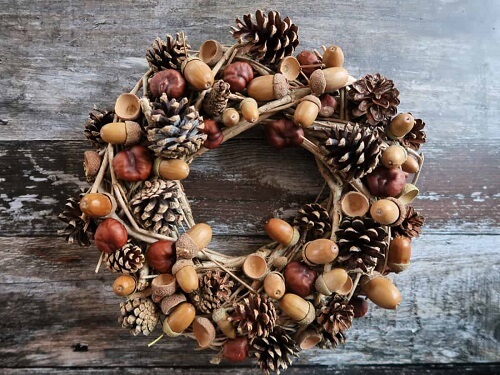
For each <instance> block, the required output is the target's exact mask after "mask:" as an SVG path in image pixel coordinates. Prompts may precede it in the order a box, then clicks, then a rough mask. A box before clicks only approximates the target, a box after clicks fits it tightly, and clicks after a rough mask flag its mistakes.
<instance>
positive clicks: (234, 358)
mask: <svg viewBox="0 0 500 375" xmlns="http://www.w3.org/2000/svg"><path fill="white" fill-rule="evenodd" d="M222 356H223V357H224V358H226V359H227V360H229V361H231V362H242V361H244V360H245V358H247V357H248V338H247V337H245V336H240V337H236V338H234V339H230V340H227V341H226V342H225V343H224V346H223V348H222Z"/></svg>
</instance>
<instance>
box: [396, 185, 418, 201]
mask: <svg viewBox="0 0 500 375" xmlns="http://www.w3.org/2000/svg"><path fill="white" fill-rule="evenodd" d="M418 193H419V190H418V187H416V186H415V185H413V184H405V185H404V186H403V190H401V193H400V194H399V195H398V199H399V200H400V201H401V203H402V204H404V205H405V204H408V203H411V202H412V201H413V200H414V199H415V198H416V197H417V195H418Z"/></svg>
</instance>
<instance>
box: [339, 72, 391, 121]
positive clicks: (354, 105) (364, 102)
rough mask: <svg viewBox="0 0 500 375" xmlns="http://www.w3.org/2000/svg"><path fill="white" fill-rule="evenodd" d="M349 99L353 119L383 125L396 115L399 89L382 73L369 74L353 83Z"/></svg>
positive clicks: (348, 94)
mask: <svg viewBox="0 0 500 375" xmlns="http://www.w3.org/2000/svg"><path fill="white" fill-rule="evenodd" d="M347 101H348V105H349V109H350V115H351V118H352V119H354V120H355V121H357V122H360V123H363V124H365V125H368V126H374V127H376V126H383V125H386V124H387V123H388V122H389V121H390V119H391V118H392V117H393V116H395V115H396V112H397V106H398V105H399V91H398V89H396V88H395V87H394V82H393V81H392V80H390V79H387V78H385V77H384V76H383V75H381V74H380V73H377V74H375V75H371V74H367V75H366V76H365V77H363V78H361V79H359V80H357V81H356V82H354V83H353V84H352V85H351V87H350V90H349V92H348V93H347Z"/></svg>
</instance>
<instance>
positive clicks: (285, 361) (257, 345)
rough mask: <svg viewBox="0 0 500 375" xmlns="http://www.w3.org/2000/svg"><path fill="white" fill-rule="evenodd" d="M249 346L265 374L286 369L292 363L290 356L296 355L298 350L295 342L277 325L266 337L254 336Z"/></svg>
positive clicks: (277, 372) (276, 372)
mask: <svg viewBox="0 0 500 375" xmlns="http://www.w3.org/2000/svg"><path fill="white" fill-rule="evenodd" d="M250 346H251V348H252V349H253V350H254V356H255V357H257V362H258V364H259V367H260V370H261V371H262V372H263V373H264V374H266V375H269V374H271V373H275V374H279V373H280V371H284V370H286V369H287V368H288V366H290V365H291V364H292V357H297V356H298V352H299V348H298V346H297V343H296V342H295V341H294V340H293V339H292V338H291V337H290V336H289V335H288V334H287V333H286V331H285V330H284V329H282V328H278V327H277V328H275V329H274V331H273V332H271V333H270V334H269V336H267V337H254V338H253V339H252V340H250Z"/></svg>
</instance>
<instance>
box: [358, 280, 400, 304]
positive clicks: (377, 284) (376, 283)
mask: <svg viewBox="0 0 500 375" xmlns="http://www.w3.org/2000/svg"><path fill="white" fill-rule="evenodd" d="M362 291H363V293H364V294H365V295H366V296H367V297H368V299H369V300H370V301H372V302H373V303H374V304H376V305H378V306H380V307H382V308H384V309H392V310H393V309H396V308H397V307H398V306H399V304H400V303H401V293H400V292H399V290H398V288H396V286H395V285H394V284H393V283H392V282H391V281H390V280H389V279H387V278H385V277H384V276H382V275H380V274H379V275H375V276H374V277H373V278H371V279H370V280H368V281H367V282H366V283H364V284H363V286H362Z"/></svg>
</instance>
